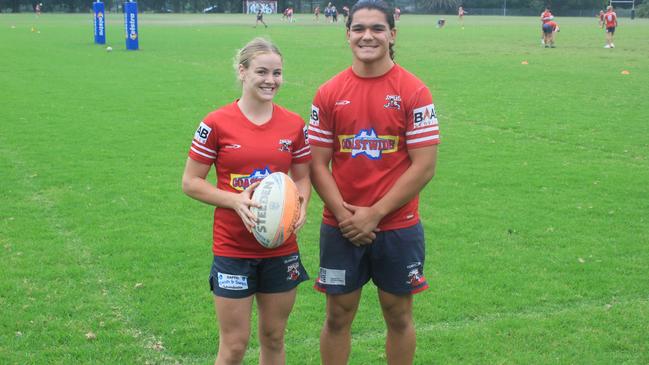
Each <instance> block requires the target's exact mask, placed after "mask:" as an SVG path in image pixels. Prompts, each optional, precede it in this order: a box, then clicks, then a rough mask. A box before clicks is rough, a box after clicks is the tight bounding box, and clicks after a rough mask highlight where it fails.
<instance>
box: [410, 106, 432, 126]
mask: <svg viewBox="0 0 649 365" xmlns="http://www.w3.org/2000/svg"><path fill="white" fill-rule="evenodd" d="M412 116H413V128H414V129H417V128H422V127H427V126H431V125H437V115H436V114H435V105H434V104H428V105H426V106H422V107H421V108H417V109H415V111H414V112H413V114H412Z"/></svg>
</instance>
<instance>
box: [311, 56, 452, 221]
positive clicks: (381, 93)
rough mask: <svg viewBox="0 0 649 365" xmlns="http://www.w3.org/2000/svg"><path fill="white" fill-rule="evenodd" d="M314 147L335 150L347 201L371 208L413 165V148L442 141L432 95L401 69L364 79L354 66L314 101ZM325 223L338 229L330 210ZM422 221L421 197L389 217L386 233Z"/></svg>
mask: <svg viewBox="0 0 649 365" xmlns="http://www.w3.org/2000/svg"><path fill="white" fill-rule="evenodd" d="M309 143H310V144H311V145H313V146H318V147H326V148H331V149H332V150H333V154H332V163H331V170H332V174H333V178H334V180H335V181H336V185H337V186H338V189H339V191H340V193H341V194H342V197H343V199H344V201H345V202H347V203H350V204H353V205H358V206H371V205H373V204H374V203H376V202H377V201H378V200H379V199H381V198H382V197H383V196H384V195H385V194H386V193H387V192H388V191H389V190H390V189H391V188H392V186H393V185H394V184H395V182H396V181H397V179H398V178H399V177H400V176H401V175H402V174H403V173H404V171H406V170H407V169H408V167H409V166H410V157H409V155H408V150H409V149H412V148H419V147H425V146H431V145H435V144H438V143H439V127H438V124H437V116H436V114H435V106H434V104H433V98H432V96H431V94H430V91H429V90H428V88H426V86H425V85H424V83H423V82H421V81H420V80H419V79H418V78H417V77H415V76H414V75H412V74H411V73H409V72H408V71H406V70H405V69H404V68H402V67H401V66H399V65H394V67H392V69H390V71H388V72H387V73H386V74H385V75H382V76H380V77H375V78H361V77H358V76H356V75H355V74H354V72H353V71H352V69H351V67H350V68H348V69H347V70H345V71H343V72H341V73H340V74H338V75H336V76H335V77H334V78H332V79H331V80H329V81H327V82H326V83H325V84H323V85H322V86H321V87H320V89H318V92H317V94H316V96H315V99H314V101H313V106H312V111H311V118H310V122H309ZM323 221H324V223H325V224H329V225H332V226H337V225H338V222H336V219H335V218H334V215H333V214H332V213H331V212H330V211H329V210H328V209H327V208H326V207H325V209H324V214H323ZM418 221H419V213H418V197H415V198H413V199H412V200H411V201H410V202H408V203H407V204H405V205H404V206H403V207H401V208H399V209H397V210H395V211H394V212H392V213H390V214H389V215H387V216H386V217H385V218H384V219H383V220H382V221H381V222H380V224H379V226H378V227H379V228H380V229H382V230H391V229H399V228H405V227H409V226H411V225H414V224H416V223H417V222H418Z"/></svg>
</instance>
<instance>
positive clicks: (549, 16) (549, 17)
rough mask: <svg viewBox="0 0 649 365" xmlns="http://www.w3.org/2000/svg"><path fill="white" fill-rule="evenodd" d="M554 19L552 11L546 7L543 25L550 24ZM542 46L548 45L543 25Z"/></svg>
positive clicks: (542, 15) (542, 16)
mask: <svg viewBox="0 0 649 365" xmlns="http://www.w3.org/2000/svg"><path fill="white" fill-rule="evenodd" d="M552 19H554V15H552V12H551V11H550V8H549V7H547V6H546V7H545V10H543V12H542V13H541V24H545V23H547V22H549V21H550V20H552ZM541 45H542V46H543V45H546V44H545V33H544V32H543V25H541Z"/></svg>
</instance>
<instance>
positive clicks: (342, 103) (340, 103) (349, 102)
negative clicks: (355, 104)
mask: <svg viewBox="0 0 649 365" xmlns="http://www.w3.org/2000/svg"><path fill="white" fill-rule="evenodd" d="M351 103H352V102H351V101H349V100H336V105H337V106H343V105H349V104H351Z"/></svg>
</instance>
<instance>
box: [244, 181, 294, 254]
mask: <svg viewBox="0 0 649 365" xmlns="http://www.w3.org/2000/svg"><path fill="white" fill-rule="evenodd" d="M252 200H254V201H255V202H257V203H259V204H260V205H261V207H259V208H257V207H252V208H251V209H250V210H251V211H252V213H253V214H254V215H255V216H256V217H257V222H256V223H255V227H254V228H253V229H252V233H253V235H254V236H255V239H257V241H258V242H259V244H261V245H262V246H264V247H266V248H275V247H278V246H280V245H282V244H283V243H284V242H285V241H286V240H287V239H288V238H289V237H290V236H291V234H293V229H294V226H295V222H296V221H297V219H298V218H299V216H300V198H299V193H298V191H297V186H296V185H295V183H294V182H293V180H292V179H291V178H290V177H289V176H288V175H286V174H285V173H283V172H274V173H272V174H270V175H268V176H266V177H265V178H264V179H263V180H261V182H260V183H259V186H257V188H256V189H255V191H254V193H253V194H252Z"/></svg>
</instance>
